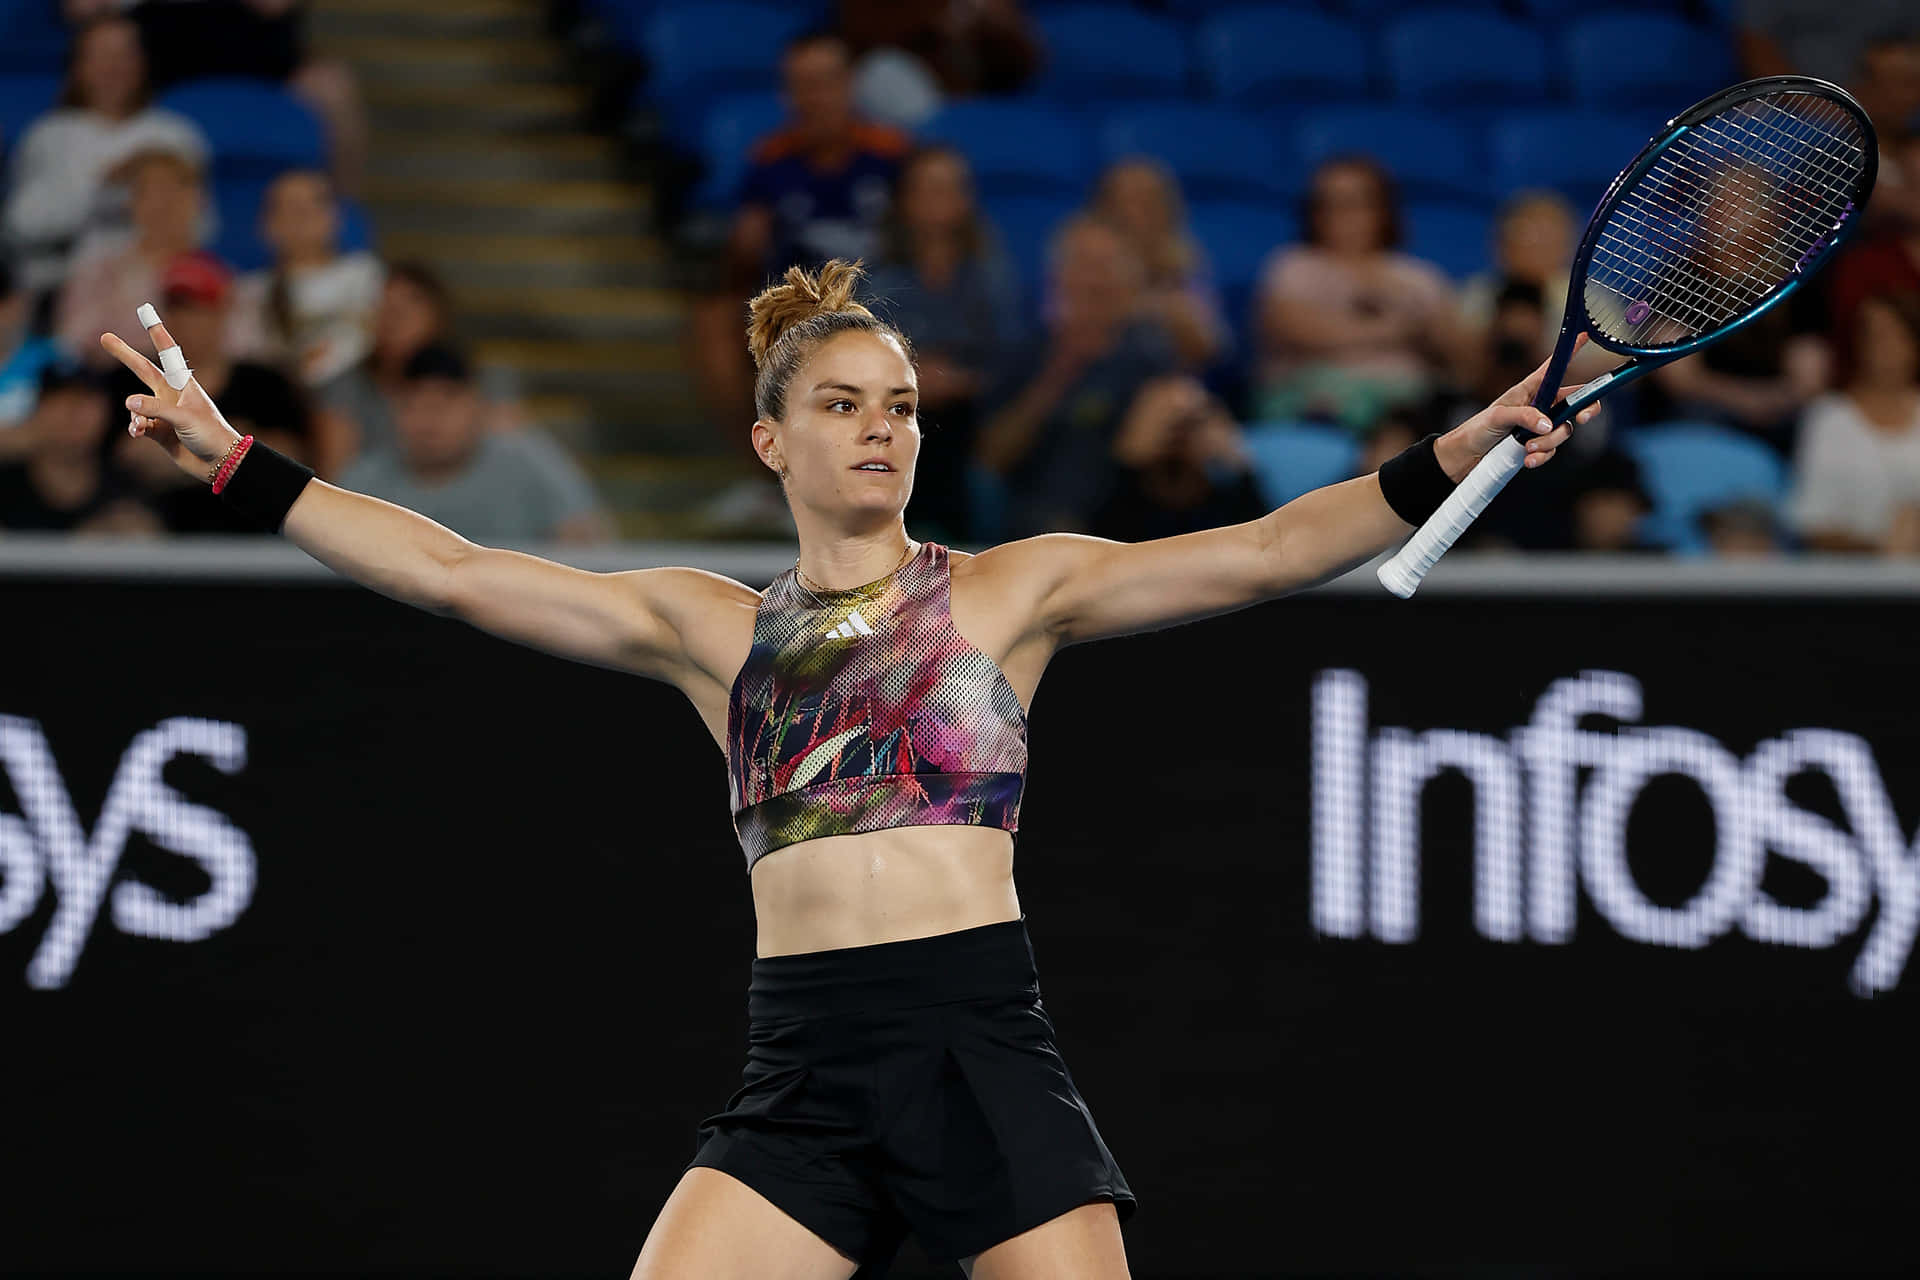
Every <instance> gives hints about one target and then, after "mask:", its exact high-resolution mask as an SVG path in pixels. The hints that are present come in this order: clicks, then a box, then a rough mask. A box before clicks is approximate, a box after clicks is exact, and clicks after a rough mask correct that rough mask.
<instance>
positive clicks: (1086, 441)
mask: <svg viewBox="0 0 1920 1280" xmlns="http://www.w3.org/2000/svg"><path fill="white" fill-rule="evenodd" d="M1049 269H1050V272H1051V275H1052V287H1051V289H1050V290H1049V293H1048V299H1047V309H1046V317H1045V318H1046V335H1045V339H1044V341H1041V342H1036V343H1032V344H1029V345H1028V346H1027V347H1025V348H1024V349H1022V350H1021V351H1019V352H1017V353H1016V354H1015V355H1013V357H1012V358H1011V359H1010V361H1009V363H1008V364H1007V366H1006V367H1005V368H1004V369H1003V370H1002V371H1001V373H1000V376H999V377H998V378H997V379H996V382H995V390H994V391H993V393H992V394H991V395H990V396H989V398H988V401H987V403H989V404H991V405H994V406H997V408H996V409H995V410H994V411H993V412H992V414H991V416H989V417H988V418H987V419H986V420H985V421H984V422H983V423H982V424H981V428H980V436H979V440H978V442H977V443H976V445H975V447H974V459H975V462H976V463H977V465H978V466H979V468H980V469H981V471H982V472H984V474H985V477H987V478H988V479H989V480H990V481H993V480H997V481H998V483H997V484H995V483H989V484H988V486H987V487H988V489H989V491H990V492H993V493H995V494H997V495H999V496H998V497H997V498H996V499H995V502H998V503H1002V504H1003V505H1004V508H1005V509H1004V511H1002V512H1000V513H998V514H997V515H991V513H986V512H983V513H982V514H983V516H989V515H991V518H990V519H989V523H990V525H991V526H993V527H988V528H981V529H978V530H976V532H977V533H978V535H979V536H981V537H983V538H998V537H1025V536H1027V535H1028V534H1032V533H1040V532H1045V531H1047V530H1052V529H1063V530H1075V529H1081V530H1083V529H1085V528H1086V526H1087V522H1088V520H1089V519H1090V518H1091V516H1092V514H1093V512H1094V511H1096V510H1097V509H1098V508H1099V507H1100V506H1101V504H1102V503H1104V502H1105V501H1106V500H1107V498H1108V497H1109V496H1110V495H1111V493H1112V492H1113V490H1114V487H1115V484H1116V482H1117V479H1118V477H1117V474H1116V471H1117V468H1116V464H1115V462H1114V461H1113V457H1112V453H1113V441H1114V437H1115V435H1116V434H1117V432H1118V431H1119V427H1120V423H1121V419H1122V415H1123V414H1125V412H1126V408H1127V406H1128V405H1129V404H1130V403H1132V401H1133V398H1134V396H1135V394H1136V393H1137V392H1138V391H1139V390H1140V388H1141V387H1142V386H1143V385H1145V384H1146V383H1147V382H1149V381H1151V380H1152V379H1153V378H1155V377H1157V376H1159V375H1161V374H1165V373H1171V372H1173V371H1174V370H1175V368H1176V367H1177V364H1178V360H1177V358H1176V357H1175V355H1174V351H1173V343H1172V339H1171V338H1169V337H1168V336H1167V333H1166V331H1165V330H1164V329H1163V328H1161V326H1160V324H1159V322H1158V321H1157V320H1154V319H1153V318H1152V317H1150V316H1146V315H1144V314H1143V313H1142V298H1143V296H1144V291H1145V288H1146V280H1145V268H1144V267H1143V266H1142V264H1141V262H1140V259H1139V258H1138V256H1136V255H1135V253H1134V251H1133V246H1132V244H1131V243H1130V242H1129V241H1128V240H1127V238H1126V237H1125V236H1123V235H1122V234H1121V233H1120V232H1119V231H1118V230H1116V229H1115V228H1114V227H1112V226H1110V225H1108V224H1107V223H1105V222H1103V221H1101V220H1100V219H1097V218H1093V217H1089V216H1087V215H1085V214H1081V215H1079V216H1077V217H1074V218H1072V219H1069V220H1068V222H1067V223H1066V225H1065V226H1063V227H1062V228H1061V229H1060V230H1059V231H1058V232H1056V233H1055V235H1054V241H1053V245H1052V249H1051V253H1050V255H1049Z"/></svg>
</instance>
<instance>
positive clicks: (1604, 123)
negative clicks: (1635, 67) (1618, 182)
mask: <svg viewBox="0 0 1920 1280" xmlns="http://www.w3.org/2000/svg"><path fill="white" fill-rule="evenodd" d="M1660 125H1661V120H1660V118H1658V117H1657V116H1654V115H1652V114H1650V113H1639V114H1636V113H1633V112H1606V111H1586V110H1582V109H1580V108H1577V107H1573V108H1552V107H1541V108H1537V109H1535V110H1532V111H1516V112H1514V113H1512V114H1511V115H1502V116H1497V117H1495V118H1494V120H1493V121H1492V123H1491V125H1490V126H1489V128H1488V131H1487V134H1488V136H1487V143H1488V149H1489V151H1490V152H1491V153H1492V160H1493V167H1492V194H1493V195H1494V196H1496V197H1501V198H1504V197H1506V196H1510V195H1512V194H1513V193H1514V192H1516V191H1519V190H1521V189H1522V188H1524V187H1550V188H1552V189H1553V190H1555V191H1558V192H1560V193H1561V194H1563V195H1565V196H1566V197H1567V199H1569V200H1571V201H1573V205H1574V208H1575V210H1576V211H1577V212H1579V213H1580V214H1582V215H1585V214H1587V213H1590V212H1592V210H1593V207H1594V206H1595V205H1596V204H1598V203H1600V194H1601V192H1603V191H1605V190H1606V186H1607V184H1608V183H1609V182H1611V181H1613V175H1614V174H1616V173H1618V172H1620V170H1622V169H1624V168H1625V167H1626V165H1627V162H1628V161H1629V160H1631V159H1633V157H1634V156H1635V155H1637V154H1638V153H1639V151H1640V148H1641V147H1643V146H1645V145H1646V144H1647V140H1648V139H1649V138H1651V137H1652V136H1653V134H1654V131H1655V130H1656V129H1658V128H1659V127H1660Z"/></svg>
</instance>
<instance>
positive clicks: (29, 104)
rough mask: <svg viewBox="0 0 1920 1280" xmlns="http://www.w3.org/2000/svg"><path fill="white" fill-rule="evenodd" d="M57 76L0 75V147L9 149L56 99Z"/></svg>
mask: <svg viewBox="0 0 1920 1280" xmlns="http://www.w3.org/2000/svg"><path fill="white" fill-rule="evenodd" d="M62 79H63V77H61V76H58V75H39V74H36V75H5V76H0V148H5V149H7V150H9V151H10V150H12V148H13V144H14V143H16V142H18V141H19V140H20V135H21V134H23V133H25V132H26V131H27V128H28V126H29V125H31V124H32V123H33V122H34V121H35V120H36V119H37V118H39V117H40V116H41V115H42V114H43V113H45V112H46V111H48V110H50V109H51V108H52V106H53V102H54V99H55V98H58V97H59V96H60V85H61V81H62Z"/></svg>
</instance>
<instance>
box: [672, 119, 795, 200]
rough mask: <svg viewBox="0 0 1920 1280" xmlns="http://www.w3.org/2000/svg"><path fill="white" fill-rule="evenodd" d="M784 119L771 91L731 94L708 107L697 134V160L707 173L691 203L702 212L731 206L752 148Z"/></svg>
mask: <svg viewBox="0 0 1920 1280" xmlns="http://www.w3.org/2000/svg"><path fill="white" fill-rule="evenodd" d="M785 118H786V108H785V107H783V106H782V105H781V102H780V95H779V94H777V93H774V92H772V91H771V90H768V91H766V92H762V93H740V94H731V95H729V96H727V97H725V98H720V99H716V100H715V101H713V102H711V103H709V104H707V110H706V117H705V118H704V119H703V120H702V121H701V122H700V131H699V137H700V158H701V159H702V160H704V161H705V162H706V166H707V171H706V174H705V176H704V177H702V178H701V180H700V186H699V189H698V190H696V191H695V192H694V196H693V199H694V203H695V204H696V205H697V206H698V207H700V208H703V209H716V208H725V207H726V206H728V205H731V204H732V203H733V198H734V196H735V194H736V193H737V192H738V190H739V187H740V179H741V178H743V177H745V176H746V172H747V157H748V153H749V152H750V151H751V150H752V149H753V144H754V143H755V142H757V141H759V140H760V139H761V138H763V137H765V136H766V135H767V134H769V133H772V132H773V131H774V130H775V129H777V128H779V127H780V123H781V121H782V120H784V119H785Z"/></svg>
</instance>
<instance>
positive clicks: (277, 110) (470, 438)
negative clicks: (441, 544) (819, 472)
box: [0, 0, 614, 543]
mask: <svg viewBox="0 0 1920 1280" xmlns="http://www.w3.org/2000/svg"><path fill="white" fill-rule="evenodd" d="M303 16H304V15H303V6H302V5H300V4H299V3H296V2H295V0H142V2H140V3H127V2H126V0H66V2H65V3H64V5H56V4H55V3H53V0H0V35H6V36H9V37H11V38H12V39H11V40H10V41H9V43H8V44H6V45H5V46H0V154H3V155H4V158H5V162H6V185H5V190H4V200H3V201H0V241H3V243H4V250H5V253H4V257H0V536H4V535H5V534H6V533H7V532H9V531H35V532H63V531H64V532H73V533H82V534H86V533H105V534H118V535H135V536H137V535H165V534H195V533H237V532H241V531H242V530H240V529H238V528H237V527H236V525H235V523H234V521H233V520H232V518H231V515H230V513H229V511H228V509H227V508H226V507H225V506H224V505H223V504H222V503H221V502H220V501H219V500H218V499H217V498H215V497H214V496H213V495H212V494H211V492H210V491H209V489H208V486H207V485H205V484H204V483H199V482H197V481H195V480H194V479H193V478H192V477H189V476H186V475H184V474H182V473H181V472H180V471H179V470H178V468H176V467H175V466H174V464H173V463H172V462H171V461H170V460H169V459H168V458H167V456H166V454H165V453H164V452H163V451H162V450H161V449H159V448H156V447H155V446H154V445H153V444H152V443H150V442H148V441H144V440H135V439H132V438H130V437H128V435H127V433H126V431H125V426H126V422H127V412H126V409H125V399H126V397H127V396H128V395H131V394H135V393H141V392H144V391H145V388H144V387H142V386H141V385H140V383H139V382H138V381H137V380H136V379H135V378H134V377H133V376H132V375H131V374H130V373H128V372H127V371H126V370H125V369H124V368H122V367H121V366H120V364H119V362H118V361H116V360H115V359H114V358H113V357H112V356H111V355H109V354H108V353H107V352H106V351H105V350H103V349H102V347H101V346H100V341H99V339H100V335H101V334H102V333H104V332H112V333H117V334H119V335H120V336H121V337H122V338H124V339H126V340H127V341H128V342H129V343H130V344H131V345H133V346H134V348H135V349H136V350H148V349H149V339H148V337H147V334H146V333H145V332H144V331H143V330H141V328H140V326H139V324H138V321H137V319H136V317H135V312H136V309H137V308H138V307H139V305H140V304H141V303H144V302H154V303H156V304H157V305H158V306H159V308H160V311H161V313H162V315H163V317H164V318H165V320H166V322H167V326H168V329H169V331H170V332H171V333H172V334H173V336H174V337H175V338H176V339H177V340H178V341H179V342H180V344H181V347H182V349H183V350H184V351H185V352H186V353H187V355H188V358H189V359H190V361H191V362H192V365H193V368H194V376H195V377H196V378H197V379H198V380H199V382H200V384H201V385H202V386H203V387H204V388H205V389H206V390H207V392H208V394H209V395H211V396H212V397H213V399H214V401H215V403H217V404H218V405H219V406H220V408H221V410H222V412H223V413H225V415H226V417H227V418H228V420H229V421H230V422H231V423H232V424H233V426H234V427H235V429H236V430H239V431H241V432H250V433H252V434H253V435H255V436H256V437H257V438H258V439H260V440H261V441H262V442H263V443H265V444H268V445H270V446H272V447H273V448H275V449H278V450H280V451H281V452H283V453H286V454H288V455H289V456H291V457H294V458H296V459H299V460H300V461H302V462H304V463H306V464H308V465H309V466H312V467H313V468H314V469H315V471H316V472H317V473H318V474H319V475H320V476H321V477H322V478H324V479H327V480H330V481H333V482H336V483H339V484H342V485H345V486H346V487H348V488H352V489H356V490H359V491H361V492H364V493H368V494H372V495H374V496H376V497H381V498H385V499H388V500H390V501H394V502H397V503H400V504H401V505H404V506H407V507H409V508H412V509H413V510H416V511H420V512H422V513H424V514H426V515H427V516H429V517H431V518H433V519H435V520H438V521H440V522H441V523H443V524H445V525H447V526H448V527H449V528H451V529H454V530H455V531H456V532H459V533H461V534H464V535H466V536H468V537H471V538H474V539H477V540H481V541H489V542H507V543H512V542H520V543H533V542H543V541H554V540H558V541H572V542H598V541H604V540H606V539H608V538H610V537H612V536H613V533H614V529H613V524H612V521H611V518H610V517H609V515H608V513H607V512H606V511H604V510H603V509H602V507H601V505H600V503H599V501H598V500H597V498H596V496H595V494H594V492H593V489H592V487H591V486H590V484H589V483H588V481H587V479H586V477H585V475H584V473H583V472H582V471H581V469H580V467H579V466H578V464H577V463H575V462H574V460H573V459H572V458H570V457H569V456H568V455H567V454H566V453H565V452H564V451H563V450H561V449H560V448H559V447H558V446H557V445H556V444H555V443H554V442H553V441H552V440H551V439H550V438H548V437H547V436H546V435H545V434H543V433H541V432H539V431H537V430H533V429H530V428H528V426H527V424H526V421H525V416H524V414H523V413H522V412H521V411H520V409H519V407H518V406H517V405H516V404H514V403H512V402H511V401H510V400H503V399H501V398H499V397H497V396H493V395H490V394H489V393H488V392H487V390H486V386H487V383H488V381H489V380H488V379H486V378H483V377H482V371H479V370H476V369H475V368H474V367H472V365H471V364H470V362H469V360H468V359H467V357H466V356H465V354H464V353H463V352H461V351H460V350H459V349H458V348H457V346H455V345H454V339H453V333H452V331H453V328H454V322H455V314H454V302H453V298H452V295H451V294H450V292H449V290H448V287H447V285H446V284H445V283H444V282H443V281H442V280H441V279H440V277H439V276H438V275H437V274H436V273H435V272H434V271H433V270H432V269H431V268H429V267H427V266H425V265H423V264H420V263H406V262H395V263H387V262H384V261H382V260H381V258H380V257H379V256H378V255H377V254H376V253H375V252H373V251H372V249H371V247H370V246H369V244H368V242H367V236H366V231H365V220H364V216H363V215H361V213H360V211H359V210H358V208H357V206H356V205H355V204H354V201H353V193H354V192H355V191H356V190H357V189H358V187H359V184H360V182H361V179H362V171H363V169H364V165H365V158H366V157H365V152H366V144H367V136H366V125H365V122H364V113H363V112H362V110H361V107H360V104H359V98H358V93H357V91H356V90H355V88H354V85H353V80H352V77H351V75H350V74H349V73H348V72H347V70H346V69H345V68H344V67H343V66H342V65H340V64H337V63H333V62H329V61H327V60H324V59H314V58H312V57H309V56H308V54H307V52H306V50H305V48H304V40H303V39H302V19H303ZM60 59H64V64H65V70H64V72H63V73H60V74H58V75H50V74H48V68H49V67H50V66H57V65H59V64H60V63H59V60H60Z"/></svg>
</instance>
